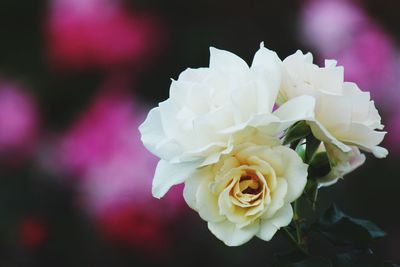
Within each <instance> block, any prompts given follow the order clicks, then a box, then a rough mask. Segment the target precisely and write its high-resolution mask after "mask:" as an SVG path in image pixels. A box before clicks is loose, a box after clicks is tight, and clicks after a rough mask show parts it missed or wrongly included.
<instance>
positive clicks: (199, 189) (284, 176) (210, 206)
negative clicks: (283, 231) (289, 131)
mask: <svg viewBox="0 0 400 267" xmlns="http://www.w3.org/2000/svg"><path fill="white" fill-rule="evenodd" d="M306 183H307V165H306V164H304V163H303V161H302V160H301V158H300V157H299V156H298V155H297V153H296V152H295V151H294V150H292V149H290V148H287V147H285V146H280V145H278V146H273V147H270V146H265V145H254V144H249V143H247V144H243V145H239V146H237V147H235V149H234V150H233V151H232V152H231V153H230V154H228V155H224V156H222V157H221V158H220V160H219V161H218V162H217V163H215V164H213V165H210V166H206V167H203V168H200V169H198V170H197V171H196V172H195V173H193V174H192V175H191V177H190V178H189V179H188V180H186V182H185V190H184V197H185V200H186V202H187V203H188V205H189V206H190V207H191V208H193V209H194V210H196V211H198V212H199V214H200V216H201V217H202V218H203V219H204V220H206V221H207V222H208V228H209V229H210V231H211V232H212V233H213V234H214V235H215V236H216V237H218V238H219V239H220V240H222V241H223V242H224V243H225V244H226V245H228V246H239V245H241V244H243V243H245V242H247V241H249V240H250V239H251V238H252V237H253V236H257V237H259V238H261V239H262V240H265V241H269V240H271V238H272V237H273V236H274V234H275V233H276V231H277V230H278V229H279V228H280V227H283V226H287V225H288V224H289V223H290V222H291V220H292V217H293V210H292V207H291V205H290V203H291V202H292V201H294V200H296V199H297V198H298V197H299V196H300V195H301V194H302V192H303V189H304V186H305V185H306Z"/></svg>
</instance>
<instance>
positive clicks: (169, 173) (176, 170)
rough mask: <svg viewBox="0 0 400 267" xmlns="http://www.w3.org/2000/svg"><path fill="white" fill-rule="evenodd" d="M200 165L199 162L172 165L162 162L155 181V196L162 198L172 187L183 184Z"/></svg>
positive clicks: (158, 167) (153, 189)
mask: <svg viewBox="0 0 400 267" xmlns="http://www.w3.org/2000/svg"><path fill="white" fill-rule="evenodd" d="M198 164H199V162H197V161H194V162H187V163H179V164H171V163H169V162H167V161H165V160H160V161H159V162H158V164H157V168H156V173H155V174H154V179H153V188H152V193H153V196H154V197H156V198H161V197H163V196H164V195H165V194H166V193H167V192H168V190H169V189H170V188H171V187H172V186H174V185H177V184H180V183H183V182H184V181H185V180H186V179H188V178H189V176H190V175H191V174H192V173H193V172H194V171H195V170H196V167H197V166H198Z"/></svg>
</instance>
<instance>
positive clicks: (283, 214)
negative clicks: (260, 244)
mask: <svg viewBox="0 0 400 267" xmlns="http://www.w3.org/2000/svg"><path fill="white" fill-rule="evenodd" d="M292 218H293V209H292V206H291V205H290V204H286V205H285V206H284V207H282V208H281V209H280V210H279V211H278V212H276V213H275V215H274V217H273V218H269V219H268V220H262V221H261V222H260V231H259V232H258V233H257V237H258V238H260V239H262V240H265V241H270V240H271V239H272V237H273V236H274V235H275V233H276V231H278V230H279V228H281V227H284V226H287V225H289V224H290V222H291V221H292Z"/></svg>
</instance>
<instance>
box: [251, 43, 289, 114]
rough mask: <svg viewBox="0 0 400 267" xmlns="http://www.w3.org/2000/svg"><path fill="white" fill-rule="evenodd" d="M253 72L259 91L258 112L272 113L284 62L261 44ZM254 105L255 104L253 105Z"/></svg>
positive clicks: (254, 61) (254, 60)
mask: <svg viewBox="0 0 400 267" xmlns="http://www.w3.org/2000/svg"><path fill="white" fill-rule="evenodd" d="M251 70H252V72H253V73H254V75H255V81H256V85H257V89H258V95H257V103H258V112H259V113H263V112H268V113H269V112H271V111H272V108H273V106H274V104H275V99H276V97H277V95H278V92H279V86H280V84H281V78H282V62H281V60H280V59H279V57H278V55H277V54H276V53H275V52H274V51H271V50H269V49H267V48H265V47H264V44H263V43H261V45H260V49H259V50H258V51H257V53H256V54H255V56H254V59H253V63H252V64H251ZM251 104H252V105H254V104H255V103H251Z"/></svg>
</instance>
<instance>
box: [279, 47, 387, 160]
mask: <svg viewBox="0 0 400 267" xmlns="http://www.w3.org/2000/svg"><path fill="white" fill-rule="evenodd" d="M299 95H310V96H314V97H315V99H316V106H315V120H310V121H309V124H310V127H311V130H312V132H313V134H314V136H315V137H316V138H318V139H319V140H321V141H323V142H325V143H328V144H333V145H335V146H336V147H338V148H339V149H341V150H342V151H343V152H350V151H351V150H352V149H351V146H357V147H358V148H360V149H361V150H364V151H367V152H372V153H373V154H374V155H375V156H376V157H378V158H382V157H385V156H386V155H387V154H388V151H387V150H386V149H385V148H382V147H379V146H378V145H379V144H380V143H381V142H382V140H383V138H384V136H385V132H381V131H376V129H378V130H382V129H383V125H382V124H381V118H380V116H379V114H378V111H377V109H376V108H375V105H374V102H373V101H371V99H370V94H369V92H363V91H361V90H360V89H359V88H358V87H357V85H356V84H355V83H351V82H344V70H343V67H340V66H336V61H334V60H327V61H325V67H324V68H320V67H318V66H317V65H315V64H313V57H312V55H311V54H310V53H307V54H305V55H304V54H303V53H302V52H300V51H297V52H296V53H295V54H293V55H291V56H289V57H287V58H286V59H285V60H284V61H283V78H282V85H281V89H280V92H279V97H278V103H279V104H282V103H285V102H286V101H289V100H290V99H293V98H295V97H297V96H299Z"/></svg>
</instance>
